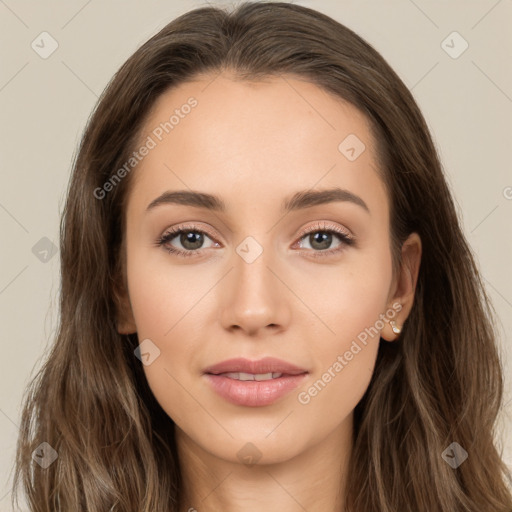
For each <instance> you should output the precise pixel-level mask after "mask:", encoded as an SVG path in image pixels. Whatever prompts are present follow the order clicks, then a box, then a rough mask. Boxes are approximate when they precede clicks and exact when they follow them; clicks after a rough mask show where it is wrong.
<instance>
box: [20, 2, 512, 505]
mask: <svg viewBox="0 0 512 512" xmlns="http://www.w3.org/2000/svg"><path fill="white" fill-rule="evenodd" d="M225 70H228V71H230V72H231V73H234V75H235V76H236V78H237V79H238V80H248V81H250V80H254V79H258V78H261V77H267V76H281V75H286V76H295V77H299V78H300V79H303V80H307V81H309V82H311V83H313V84H315V85H317V86H319V87H320V88H322V89H323V90H325V91H327V92H329V93H332V94H333V95H334V96H335V97H338V98H340V99H343V100H346V101H348V102H350V103H351V104H352V105H354V106H355V107H356V108H358V109H359V110H360V111H361V112H362V113H363V114H365V116H366V117H367V119H368V120H369V121H370V124H371V129H372V133H373V136H374V138H375V141H376V145H377V150H378V151H377V154H378V172H379V173H380V175H381V178H382V180H383V182H384V183H385V186H386V190H387V193H388V197H389V200H390V201H389V202H390V234H391V235H390V236H391V240H390V242H391V250H392V256H393V270H394V271H396V269H397V268H399V265H400V263H401V262H400V249H401V244H402V243H403V241H404V240H405V239H406V238H407V236H408V235H409V234H410V233H412V232H417V233H418V234H419V235H420V237H421V240H422V261H421V266H420V270H419V276H418V282H417V288H416V292H415V299H414V305H413V308H412V310H411V313H410V315H409V317H408V318H407V320H406V322H405V324H404V326H403V330H402V334H401V337H400V340H399V341H398V342H396V343H385V342H384V341H383V340H381V342H380V346H379V352H378V355H377V362H376V366H375V371H374V374H373V376H372V379H371V382H370V384H369V387H368V389H367V391H366V393H365V395H364V397H363V398H362V400H361V401H360V403H359V404H358V405H357V406H356V409H355V413H354V439H353V443H354V449H353V453H352V457H351V459H350V470H349V472H348V474H349V478H348V481H347V482H346V486H347V487H346V505H345V510H346V512H361V511H364V512H396V511H400V512H404V511H414V512H420V511H425V512H427V511H428V512H448V511H449V512H456V511H457V512H459V511H460V512H462V511H464V512H491V511H492V512H510V511H511V510H512V497H511V493H510V489H509V486H508V483H507V481H508V480H510V473H509V471H508V469H507V466H506V465H505V464H504V462H503V461H502V459H501V456H500V453H499V451H498V449H497V446H496V444H497V443H496V425H497V418H498V414H499V412H500V408H501V406H502V401H503V368H502V366H501V361H500V358H499V352H498V344H497V329H496V324H495V320H494V315H495V312H494V310H493V308H492V305H491V303H490V300H489V298H488V296H487V295H486V292H485V289H484V286H483V283H482V279H481V277H480V275H479V270H478V268H477V264H476V261H475V260H476V259H475V257H474V256H473V254H472V251H471V249H470V247H469V245H468V242H467V241H466V240H465V237H464V235H463V232H462V229H461V227H460V224H461V223H460V221H459V218H458V214H457V211H456V208H455V205H454V201H453V199H452V196H451V193H450V190H449V187H448V185H447V182H446V180H445V177H444V174H443V170H442V166H441V163H440V161H439V157H438V155H437V152H436V149H435V146H434V144H433V141H432V138H431V135H430V133H429V130H428V128H427V125H426V122H425V120H424V118H423V116H422V114H421V112H420V110H419V108H418V106H417V104H416V102H415V100H414V99H413V96H412V95H411V93H410V91H409V90H408V89H407V87H406V86H405V85H404V83H403V82H402V81H401V79H400V78H399V77H398V76H397V74H396V73H395V72H394V71H393V70H392V69H391V67H390V66H389V65H388V64H387V62H386V61H385V60H384V59H383V57H382V56H381V55H380V54H379V53H378V52H377V51H376V50H375V49H374V48H373V47H372V46H370V45H369V44H368V43H367V42H365V41H364V40H363V39H361V37H359V36H358V35H356V34H355V33H354V32H353V31H351V30H350V29H348V28H347V27H345V26H344V25H342V24H340V23H338V22H336V21H335V20H333V19H332V18H330V17H328V16H326V15H324V14H322V13H319V12H317V11H315V10H313V9H310V8H306V7H302V6H299V5H294V4H289V3H284V2H246V3H242V4H239V5H238V6H236V7H235V8H233V9H232V10H231V11H229V12H228V11H227V10H225V9H222V8H219V7H201V8H197V9H195V10H192V11H189V12H187V13H185V14H183V15H181V16H179V17H178V18H176V19H175V20H173V21H171V22H170V23H169V24H168V25H166V26H165V27H164V28H163V29H161V30H160V31H159V32H158V33H157V34H156V35H154V36H153V37H151V38H150V39H149V40H148V41H147V42H146V43H145V44H143V45H142V46H141V47H140V48H139V49H138V50H137V51H136V52H135V53H134V54H133V55H132V56H131V57H130V58H129V59H128V60H127V61H126V62H125V63H124V64H123V65H122V66H121V67H120V69H119V70H118V71H117V72H116V74H115V75H114V77H113V78H112V80H111V81H110V82H109V84H108V85H107V87H106V88H105V90H104V91H103V93H102V95H101V97H100V99H99V101H98V103H97V105H96V107H95V110H94V112H93V114H92V116H91V117H90V119H89V121H88V123H87V126H86V129H85V132H84V134H83V137H82V139H81V142H80V146H79V149H78V152H77V153H76V154H75V157H74V161H73V169H72V175H71V179H70V182H69V187H68V190H67V198H66V203H65V207H64V211H63V215H62V220H61V226H60V229H61V231H60V258H61V259H60V263H61V289H60V317H59V326H58V330H57V333H56V337H55V340H53V343H52V345H51V350H50V351H49V353H48V355H47V356H46V358H45V360H44V364H42V365H41V368H40V369H39V370H38V372H37V374H36V375H35V376H33V377H32V378H31V381H30V383H29V385H28V386H27V389H26V390H25V394H24V397H23V409H22V416H21V429H20V435H19V438H18V444H17V452H16V461H15V475H14V483H13V493H12V500H13V504H14V499H15V497H16V499H17V491H18V490H19V487H20V484H22V486H23V490H24V491H25V496H26V498H27V500H28V503H29V505H30V507H31V510H32V511H37V512H50V511H51V512H56V511H67V512H69V511H73V512H81V511H84V512H85V511H87V512H105V511H112V512H121V511H127V512H128V511H137V512H169V511H175V512H177V511H178V510H179V507H180V499H181V489H182V480H181V474H180V470H179V461H178V456H177V449H176V444H175V438H174V423H173V421H172V419H171V418H169V417H168V416H167V414H166V413H165V412H164V411H163V409H162V408H161V407H160V405H159V404H158V403H157V401H156V399H155V398H154V396H153V394H152V392H151V390H150V389H149V386H148V384H147V381H146V378H145V376H144V372H143V370H142V366H141V364H140V361H139V360H138V359H137V358H136V357H135V356H134V349H135V348H136V347H137V345H138V340H137V335H136V334H132V335H121V334H119V333H118V332H117V329H116V318H117V315H118V314H119V311H120V297H122V295H123V293H124V292H126V283H125V276H124V258H125V254H124V242H123V241H124V232H125V206H126V204H125V203H126V201H125V200H126V197H127V194H128V191H129V190H130V183H132V181H133V179H132V176H133V174H134V173H136V171H134V172H133V173H131V174H130V175H128V176H127V177H126V178H125V179H123V180H122V181H121V182H120V183H118V184H117V185H116V186H115V187H114V188H113V190H112V191H111V192H110V193H109V194H107V195H106V196H105V197H104V198H103V199H101V200H99V199H98V198H97V197H96V196H95V190H97V189H98V188H99V187H102V186H103V184H104V183H105V182H107V181H109V180H111V179H112V177H113V176H114V174H115V172H116V170H118V169H119V168H120V166H122V165H123V162H126V161H127V160H128V159H129V158H130V155H131V153H132V152H133V151H134V149H136V148H137V142H138V139H139V137H140V135H141V130H142V128H143V126H144V120H145V119H146V117H147V115H148V113H149V111H150V109H151V107H152V106H153V105H154V103H155V101H156V100H157V98H158V97H159V96H160V95H161V94H162V93H164V92H165V91H167V90H169V88H172V87H174V86H176V85H178V84H180V83H184V82H186V81H187V80H190V79H193V78H195V77H197V76H198V75H199V74H204V73H212V74H215V73H220V72H222V71H225ZM454 441H456V442H457V443H459V444H460V445H461V446H462V447H463V448H464V449H465V450H466V451H467V452H468V454H469V456H468V458H467V459H466V460H465V461H464V462H463V463H462V464H461V465H460V466H458V467H457V468H455V469H453V468H452V467H450V465H448V464H447V463H446V462H445V460H443V457H442V453H443V451H444V450H445V449H446V448H447V447H448V446H449V445H450V444H451V443H452V442H454ZM42 442H47V443H48V444H49V445H50V446H51V447H52V448H53V449H54V450H55V451H56V452H57V454H58V458H57V459H56V460H55V461H54V462H53V463H52V464H51V465H49V466H48V467H47V468H42V467H40V466H39V465H38V464H35V463H34V462H33V461H32V452H33V451H34V450H35V449H36V448H37V447H38V446H39V445H40V444H41V443H42Z"/></svg>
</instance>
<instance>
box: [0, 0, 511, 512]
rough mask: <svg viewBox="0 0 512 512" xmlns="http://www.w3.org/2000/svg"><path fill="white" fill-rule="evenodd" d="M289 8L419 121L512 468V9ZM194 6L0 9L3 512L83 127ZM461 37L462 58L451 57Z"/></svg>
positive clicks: (404, 1) (386, 4) (455, 5)
mask: <svg viewBox="0 0 512 512" xmlns="http://www.w3.org/2000/svg"><path fill="white" fill-rule="evenodd" d="M210 3H213V4H216V5H224V6H229V5H233V4H236V3H238V2H222V3H221V2H213V1H212V2H210ZM295 3H297V4H301V5H306V6H309V7H313V8H316V9H318V10H320V11H322V12H324V13H326V14H328V15H330V16H332V17H333V18H335V19H337V20H338V21H340V22H342V23H344V24H346V25H347V26H348V27H350V28H352V29H353V30H355V31H356V32H357V33H358V34H360V35H361V36H362V37H364V38H365V39H366V40H367V41H368V42H370V43H371V44H372V45H373V46H375V48H376V49H377V50H378V51H379V52H381V53H382V55H383V56H384V57H385V58H386V59H387V60H388V62H389V63H390V64H391V66H392V67H393V68H394V69H395V70H396V71H397V72H398V74H399V75H400V76H401V77H402V79H403V80H404V82H405V83H406V84H407V86H408V87H410V89H411V90H412V91H413V94H414V95H415V97H416V99H417V101H418V103H419V105H420V107H421V108H422V110H423V112H424V115H425V117H426V119H427V122H428V123H429V126H430V128H431V130H432V132H433V135H434V138H435V140H436V144H437V146H438V148H439V151H440V154H441V158H442V160H443V162H444V165H445V169H446V173H447V178H448V181H449V183H450V184H451V186H452V189H453V192H454V196H455V198H456V201H457V202H458V204H459V206H460V208H459V210H460V215H461V217H462V221H463V225H464V229H465V233H466V235H467V238H468V240H469V242H470V244H471V245H472V247H473V249H474V251H475V253H476V255H477V257H478V260H479V263H480V266H481V270H482V274H483V276H484V278H485V283H486V286H487V289H488V291H489V294H490V296H491V299H492V300H493V303H494V306H495V308H496V311H497V314H498V316H499V318H500V321H501V323H500V330H501V333H502V340H501V342H500V343H501V350H502V353H503V360H504V365H505V370H506V379H507V381H506V402H508V404H507V407H506V408H505V410H504V415H503V418H502V423H501V425H502V429H503V432H502V438H501V439H502V444H503V446H504V449H505V454H504V458H505V460H506V461H507V463H508V464H511V465H512V392H511V383H512V375H511V372H510V368H511V364H512V341H511V334H512V272H511V266H512V258H511V255H512V241H511V240H512V236H511V235H512V229H511V222H510V221H511V218H512V173H511V163H512V158H511V154H510V142H511V141H512V72H511V67H510V63H511V62H512V55H511V54H512V37H511V30H510V28H511V27H510V20H512V0H500V1H496V0H474V1H472V2H467V1H464V0H457V1H454V0H452V1H450V2H446V1H444V0H443V1H426V0H414V1H413V0H394V1H381V0H366V1H365V0H341V1H340V0H338V1H335V0H317V1H313V0H310V1H296V2H295ZM199 5H205V2H199V1H192V0H180V1H174V2H171V1H159V2H157V1H147V2H142V1H137V0H123V1H120V0H104V1H100V0H89V1H87V0H83V1H69V0H53V1H46V2H42V1H35V0H34V1H26V0H25V1H24V0H0V38H1V42H2V44H1V45H0V55H1V68H0V112H1V123H0V130H1V131H0V169H1V182H0V226H1V230H2V243H1V250H0V258H1V260H0V311H1V314H2V317H1V324H0V329H1V343H2V356H3V357H2V358H1V360H0V382H1V387H0V453H1V454H2V456H1V463H0V511H1V512H3V511H9V510H11V507H10V504H9V494H10V493H9V488H10V470H11V467H12V458H13V455H14V448H15V442H16V437H17V434H18V427H17V425H18V423H19V422H18V419H19V411H20V401H21V396H22V393H23V390H24V388H25V386H26V384H27V383H28V380H29V378H30V376H31V374H32V372H33V371H34V369H35V368H36V367H37V368H38V367H39V364H40V362H41V359H40V358H41V357H42V356H43V355H44V352H45V348H46V347H47V343H48V339H49V338H50V337H51V335H52V334H53V332H54V330H55V327H56V319H57V313H58V301H57V299H58V290H59V258H58V253H57V252H56V253H55V254H52V252H51V250H50V252H48V253H44V250H45V249H46V250H47V249H51V245H50V242H49V241H52V242H53V243H54V244H55V245H57V244H58V229H59V218H60V212H61V209H62V205H63V201H64V192H65V188H66V185H67V182H68V178H69V173H70V166H71V160H72V156H73V154H74V152H75V150H76V148H77V144H78V142H79V140H80V136H81V133H82V130H83V128H84V126H85V122H86V120H87V118H88V116H89V114H90V112H91V111H92V109H93V107H94V105H95V102H96V100H97V97H98V96H99V94H100V92H101V91H102V89H103V88H104V87H105V85H106V84H107V82H108V80H109V79H110V78H111V77H112V75H113V74H114V72H115V71H116V70H117V69H118V67H119V66H120V65H121V64H122V63H123V62H124V60H125V59H127V58H128V57H129V56H130V55H131V54H132V53H133V52H134V50H135V49H136V48H137V47H138V46H140V45H141V44H142V43H143V42H144V41H145V40H146V39H148V38H149V36H151V35H153V34H154V33H156V32H157V31H158V30H159V29H160V28H162V27H163V26H164V25H165V24H167V23H168V22H169V21H170V20H171V19H173V18H174V17H176V16H177V15H179V14H182V13H184V12H185V11H187V10H189V9H191V8H193V7H196V6H199ZM507 22H508V23H507ZM44 31H46V32H48V33H49V34H50V35H51V37H53V38H54V39H55V40H56V41H57V43H58V48H57V50H56V51H55V52H54V53H53V54H52V55H50V56H49V57H48V58H47V59H43V58H41V57H40V56H39V55H38V53H36V52H35V51H34V50H33V49H32V47H31V44H32V42H33V41H34V40H35V41H36V43H37V42H38V41H40V38H38V36H39V35H40V34H41V33H42V32H44ZM453 31H457V32H458V33H459V34H460V36H461V37H462V38H463V39H461V38H460V37H459V36H450V37H449V38H448V39H447V40H446V42H445V43H444V44H443V43H442V42H443V41H444V40H445V39H446V38H447V36H449V35H450V34H451V33H452V32H453ZM43 37H46V38H47V37H48V36H43ZM464 40H465V41H467V44H468V45H469V46H468V48H467V49H466V51H464V52H463V53H462V54H461V55H460V56H458V57H457V58H452V56H456V55H457V54H458V53H459V52H460V51H461V50H462V49H463V48H464V45H465V43H464ZM45 41H46V44H45V48H46V49H48V48H49V47H50V46H49V41H50V40H49V39H45ZM39 44H40V45H41V43H39ZM447 45H448V46H447ZM450 47H451V48H450ZM445 49H446V50H447V51H448V52H450V53H451V54H452V56H450V55H449V54H448V53H447V51H445ZM40 51H42V50H40ZM44 237H46V238H47V239H49V240H46V239H43V238H44ZM41 239H43V240H42V241H41ZM36 244H38V245H36ZM34 246H36V249H34V251H33V247H34ZM41 258H42V260H43V261H42V260H41ZM45 258H46V260H47V261H46V262H45V261H44V259H45ZM475 357H478V354H475ZM470 456H471V455H470Z"/></svg>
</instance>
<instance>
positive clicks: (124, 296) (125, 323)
mask: <svg viewBox="0 0 512 512" xmlns="http://www.w3.org/2000/svg"><path fill="white" fill-rule="evenodd" d="M115 296H116V310H117V319H116V320H117V332H118V333H119V334H133V333H136V332H137V326H136V325H135V318H134V317H133V312H132V306H131V304H130V300H129V298H128V293H121V292H118V291H115Z"/></svg>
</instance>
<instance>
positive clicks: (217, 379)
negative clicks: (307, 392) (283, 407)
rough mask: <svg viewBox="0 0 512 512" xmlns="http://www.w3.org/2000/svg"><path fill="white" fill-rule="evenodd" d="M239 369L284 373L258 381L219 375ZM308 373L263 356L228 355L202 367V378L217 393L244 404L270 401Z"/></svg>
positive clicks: (295, 384) (274, 399) (236, 402)
mask: <svg viewBox="0 0 512 512" xmlns="http://www.w3.org/2000/svg"><path fill="white" fill-rule="evenodd" d="M238 372H244V373H253V374H257V373H282V374H283V375H282V376H281V377H278V378H275V379H268V380H261V381H241V380H236V379H232V378H230V377H227V376H225V375H221V374H224V373H238ZM307 374H308V371H307V370H304V369H302V368H299V367H298V366H295V365H293V364H291V363H287V362H286V361H282V360H280V359H275V358H273V357H265V358H263V359H260V360H259V361H250V360H248V359H242V358H237V359H229V360H227V361H223V362H221V363H219V364H216V365H213V366H210V367H208V368H206V369H205V370H204V376H205V378H206V379H207V381H208V383H209V384H210V385H211V386H212V388H213V390H214V391H215V392H216V393H218V394H219V395H220V396H222V397H223V398H224V399H225V400H227V401H228V402H230V403H233V404H235V405H243V406H247V407H261V406H264V405H270V404H271V403H273V402H275V401H276V400H278V399H279V398H281V397H282V396H284V395H286V394H287V393H289V392H290V391H291V390H292V389H295V388H296V387H297V386H298V385H299V384H300V383H301V382H302V381H303V380H304V378H305V377H306V375H307Z"/></svg>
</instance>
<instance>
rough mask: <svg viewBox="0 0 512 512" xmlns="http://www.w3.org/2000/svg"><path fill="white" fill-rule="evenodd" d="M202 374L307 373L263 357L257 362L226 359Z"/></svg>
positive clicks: (240, 358)
mask: <svg viewBox="0 0 512 512" xmlns="http://www.w3.org/2000/svg"><path fill="white" fill-rule="evenodd" d="M203 371H204V373H210V374H214V375H218V374H220V373H231V372H243V373H252V374H262V373H282V374H285V375H300V374H301V373H308V371H307V370H305V369H303V368H299V367H298V366H295V365H294V364H291V363H288V362H287V361H283V360H281V359H276V358H275V357H264V358H263V359H258V360H257V361H251V360H249V359H244V358H242V357H239V358H235V359H227V360H226V361H222V362H220V363H217V364H214V365H212V366H209V367H208V368H205V369H204V370H203Z"/></svg>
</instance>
